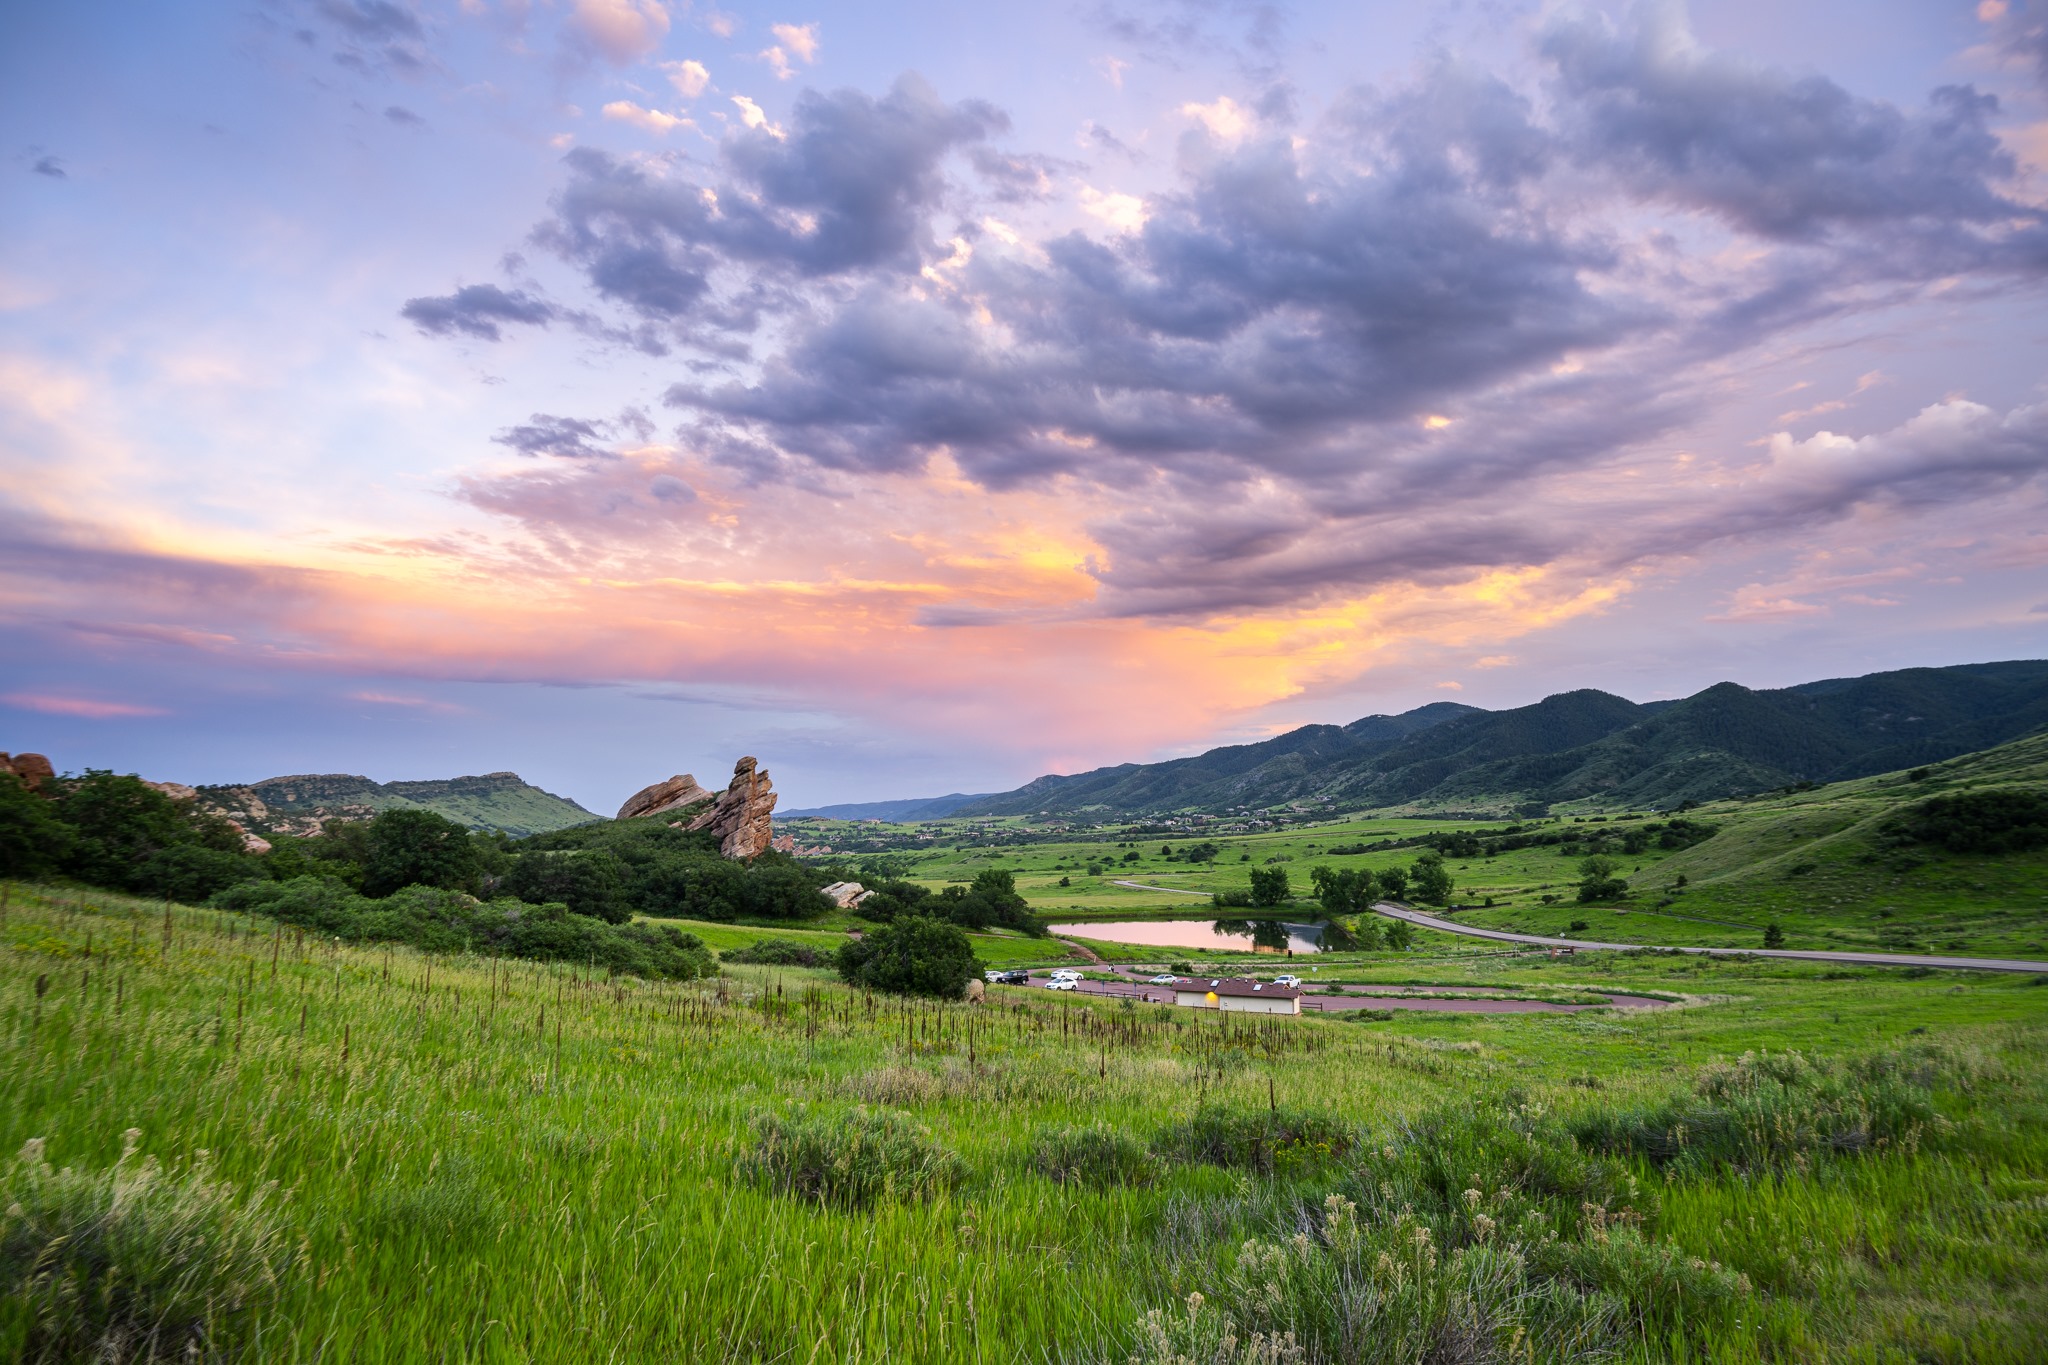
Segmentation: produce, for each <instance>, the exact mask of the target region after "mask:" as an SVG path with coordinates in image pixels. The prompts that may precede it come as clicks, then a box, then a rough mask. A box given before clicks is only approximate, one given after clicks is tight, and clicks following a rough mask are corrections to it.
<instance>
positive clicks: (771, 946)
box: [719, 938, 826, 967]
mask: <svg viewBox="0 0 2048 1365" xmlns="http://www.w3.org/2000/svg"><path fill="white" fill-rule="evenodd" d="M719 956H720V957H721V958H723V959H724V960H725V961H727V962H746V963H753V964H755V965H758V966H766V967H822V966H824V965H825V959H826V954H824V953H821V952H819V951H818V950H817V949H816V948H813V947H812V946H811V945H810V944H808V943H798V942H796V941H795V940H793V939H786V938H764V939H757V940H755V941H754V942H752V943H749V944H748V945H747V946H746V947H744V948H734V949H733V950H732V951H731V952H727V953H720V954H719Z"/></svg>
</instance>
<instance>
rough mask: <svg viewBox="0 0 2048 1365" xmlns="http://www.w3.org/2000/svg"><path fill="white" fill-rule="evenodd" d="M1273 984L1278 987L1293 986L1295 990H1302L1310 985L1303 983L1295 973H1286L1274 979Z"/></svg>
mask: <svg viewBox="0 0 2048 1365" xmlns="http://www.w3.org/2000/svg"><path fill="white" fill-rule="evenodd" d="M1273 984H1274V985H1276V986H1292V987H1294V989H1296V990H1300V989H1301V988H1302V987H1303V986H1305V985H1307V984H1308V983H1307V982H1305V981H1303V980H1302V979H1301V978H1300V977H1298V976H1296V975H1295V974H1294V973H1293V972H1286V973H1283V974H1281V975H1279V976H1276V977H1274V978H1273Z"/></svg>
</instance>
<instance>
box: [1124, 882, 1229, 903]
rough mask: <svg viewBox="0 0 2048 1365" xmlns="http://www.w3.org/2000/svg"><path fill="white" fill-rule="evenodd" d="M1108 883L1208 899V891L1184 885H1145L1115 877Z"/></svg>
mask: <svg viewBox="0 0 2048 1365" xmlns="http://www.w3.org/2000/svg"><path fill="white" fill-rule="evenodd" d="M1110 885H1111V886H1128V887H1129V888H1131V890H1133V891H1164V892H1166V893H1167V894H1168V895H1169V896H1200V897H1201V898H1202V899H1203V900H1208V899H1209V893H1208V892H1206V891H1190V890H1188V889H1187V888H1186V887H1185V886H1147V885H1146V884H1145V883H1143V882H1126V881H1119V880H1116V879H1114V878H1112V879H1111V881H1110Z"/></svg>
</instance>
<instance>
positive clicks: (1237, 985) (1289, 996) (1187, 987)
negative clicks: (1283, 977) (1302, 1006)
mask: <svg viewBox="0 0 2048 1365" xmlns="http://www.w3.org/2000/svg"><path fill="white" fill-rule="evenodd" d="M1173 989H1174V990H1175V991H1187V992H1188V993H1190V994H1193V995H1211V994H1213V995H1243V996H1256V997H1258V998H1259V999H1261V1000H1263V999H1266V998H1268V997H1272V996H1277V997H1278V998H1280V999H1282V1000H1299V999H1300V998H1301V996H1302V992H1300V991H1298V990H1296V989H1294V987H1292V986H1275V985H1273V984H1272V983H1271V982H1268V981H1238V980H1236V979H1234V978H1231V977H1206V976H1204V977H1195V978H1192V979H1189V978H1186V977H1183V978H1182V979H1181V980H1179V981H1176V982H1175V983H1174V986H1173Z"/></svg>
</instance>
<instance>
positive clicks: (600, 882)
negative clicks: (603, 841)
mask: <svg viewBox="0 0 2048 1365" xmlns="http://www.w3.org/2000/svg"><path fill="white" fill-rule="evenodd" d="M504 891H505V893H506V894H508V895H513V896H517V897H518V898H519V899H520V900H523V901H525V902H527V903H528V904H529V905H546V904H549V903H550V902H557V901H558V902H560V903H561V904H563V905H566V906H568V907H569V911H570V913H571V914H577V915H590V916H592V917H593V918H596V919H601V920H603V921H605V922H606V923H607V924H624V923H626V921H628V920H630V919H632V918H633V908H632V906H631V905H630V904H628V903H627V900H626V893H625V869H624V867H623V865H622V864H621V863H620V862H619V860H618V857H617V855H615V854H612V853H608V852H606V851H605V850H603V849H590V850H588V851H585V852H560V853H555V852H536V853H526V854H522V855H520V856H519V857H518V858H517V859H515V860H514V861H513V864H512V870H511V871H510V872H509V873H508V874H506V877H505V882H504Z"/></svg>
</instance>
